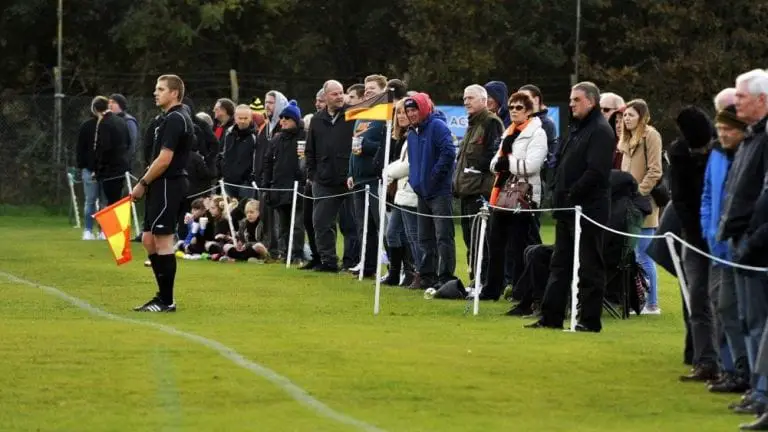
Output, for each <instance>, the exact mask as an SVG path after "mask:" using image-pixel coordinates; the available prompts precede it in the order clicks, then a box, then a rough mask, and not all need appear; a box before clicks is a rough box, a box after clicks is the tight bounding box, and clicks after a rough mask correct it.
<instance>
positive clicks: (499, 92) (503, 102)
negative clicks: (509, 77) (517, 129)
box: [483, 81, 512, 129]
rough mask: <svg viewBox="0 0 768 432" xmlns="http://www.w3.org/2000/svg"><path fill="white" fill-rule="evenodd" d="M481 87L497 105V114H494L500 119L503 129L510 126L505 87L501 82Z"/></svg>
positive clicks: (489, 83) (507, 93)
mask: <svg viewBox="0 0 768 432" xmlns="http://www.w3.org/2000/svg"><path fill="white" fill-rule="evenodd" d="M483 87H485V91H487V92H488V97H490V98H492V99H493V100H495V101H496V103H497V104H498V105H499V112H497V113H495V114H496V115H497V116H498V117H499V118H500V119H501V122H502V123H503V124H504V128H505V129H506V128H508V127H509V125H511V124H512V117H510V115H509V108H507V99H508V98H509V90H508V89H507V85H506V84H505V83H504V82H503V81H489V82H488V83H486V84H485V85H484V86H483Z"/></svg>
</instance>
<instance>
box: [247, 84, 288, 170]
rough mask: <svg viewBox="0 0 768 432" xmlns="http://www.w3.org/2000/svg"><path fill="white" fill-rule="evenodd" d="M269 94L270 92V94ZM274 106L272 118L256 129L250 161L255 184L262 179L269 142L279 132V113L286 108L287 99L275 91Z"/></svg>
mask: <svg viewBox="0 0 768 432" xmlns="http://www.w3.org/2000/svg"><path fill="white" fill-rule="evenodd" d="M270 93H271V92H270ZM274 93H275V106H274V108H273V111H272V112H273V114H272V117H269V118H267V122H266V123H265V124H264V125H263V126H261V127H260V128H259V129H258V132H257V134H256V147H255V148H254V150H253V158H252V161H251V165H252V168H251V169H252V170H253V178H254V179H255V180H256V182H257V183H259V182H261V181H262V179H263V178H264V158H265V157H266V155H267V152H269V147H270V142H271V141H272V140H273V139H274V138H275V136H276V135H277V134H278V133H279V132H280V113H281V112H283V110H284V109H285V107H287V106H288V99H287V98H286V97H285V96H284V95H283V94H282V93H280V92H279V91H275V92H274Z"/></svg>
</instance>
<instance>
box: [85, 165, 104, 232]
mask: <svg viewBox="0 0 768 432" xmlns="http://www.w3.org/2000/svg"><path fill="white" fill-rule="evenodd" d="M92 174H93V173H92V172H91V171H90V170H89V169H87V168H83V170H82V180H83V193H84V194H85V203H84V208H83V218H84V219H85V230H86V231H93V214H94V213H96V199H97V198H98V197H99V182H97V181H96V180H94V179H93V176H92ZM104 203H106V202H104Z"/></svg>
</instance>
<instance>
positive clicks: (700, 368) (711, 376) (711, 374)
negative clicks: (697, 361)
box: [680, 364, 720, 382]
mask: <svg viewBox="0 0 768 432" xmlns="http://www.w3.org/2000/svg"><path fill="white" fill-rule="evenodd" d="M719 376H720V370H719V369H718V367H717V366H716V365H713V364H703V365H697V366H696V367H694V368H693V369H691V373H689V374H688V375H682V376H681V377H680V381H683V382H706V381H709V380H716V379H717V378H718V377H719Z"/></svg>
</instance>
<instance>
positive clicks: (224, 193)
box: [219, 179, 235, 242]
mask: <svg viewBox="0 0 768 432" xmlns="http://www.w3.org/2000/svg"><path fill="white" fill-rule="evenodd" d="M219 185H221V196H222V198H224V209H225V210H226V211H227V222H229V234H230V235H231V236H232V242H234V241H235V224H233V223H232V211H231V210H230V209H229V197H227V190H226V189H224V180H223V179H222V180H219Z"/></svg>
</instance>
